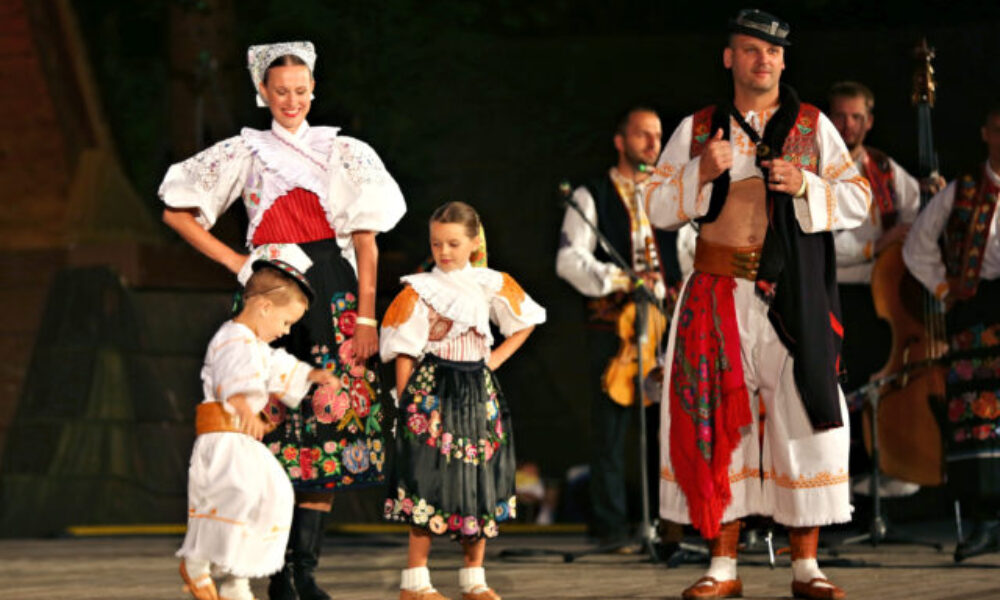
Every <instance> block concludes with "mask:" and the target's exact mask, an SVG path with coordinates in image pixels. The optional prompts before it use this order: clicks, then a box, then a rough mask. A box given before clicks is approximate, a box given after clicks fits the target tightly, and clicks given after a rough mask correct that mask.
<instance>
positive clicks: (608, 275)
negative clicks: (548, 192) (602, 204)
mask: <svg viewBox="0 0 1000 600" xmlns="http://www.w3.org/2000/svg"><path fill="white" fill-rule="evenodd" d="M573 199H574V200H575V201H576V203H577V206H579V207H580V209H581V210H582V211H583V213H584V215H586V217H587V219H589V220H590V222H591V223H594V224H595V225H599V223H597V210H596V208H595V206H594V198H593V196H591V195H590V192H589V191H587V188H585V187H579V188H577V189H576V190H574V191H573ZM596 249H597V236H596V235H595V234H594V230H593V229H591V228H590V226H589V225H587V224H586V223H585V222H584V220H583V218H582V217H581V216H580V214H579V213H577V212H576V210H574V209H573V208H572V207H568V208H567V209H566V215H565V216H564V217H563V224H562V230H561V231H560V233H559V251H558V252H557V253H556V273H557V274H558V275H559V277H562V278H563V279H565V280H566V281H567V282H569V284H570V285H572V286H573V287H574V288H576V290H577V291H578V292H580V293H581V294H583V295H584V296H591V297H599V296H606V295H607V294H610V293H611V292H614V291H616V290H620V289H624V288H625V287H626V286H627V283H628V280H627V279H626V278H624V275H623V274H622V271H621V269H619V268H618V267H616V266H615V265H613V264H611V263H606V262H602V261H599V260H597V258H596V257H594V250H596ZM623 284H624V285H623Z"/></svg>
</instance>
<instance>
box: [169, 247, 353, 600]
mask: <svg viewBox="0 0 1000 600" xmlns="http://www.w3.org/2000/svg"><path fill="white" fill-rule="evenodd" d="M248 263H250V264H251V265H252V270H251V269H244V271H243V272H241V279H243V278H244V277H245V276H247V275H249V280H247V281H246V287H245V289H244V293H243V298H244V306H243V308H242V310H241V311H240V313H239V314H238V315H236V317H234V318H233V319H232V320H231V321H227V322H226V323H224V324H223V325H222V327H220V328H219V331H218V332H217V333H216V334H215V336H214V337H213V338H212V341H211V342H210V343H209V345H208V351H207V353H206V355H205V365H204V367H202V371H201V379H202V383H203V390H204V397H205V399H204V401H203V402H202V403H201V404H200V405H199V406H198V412H197V416H196V420H195V427H196V430H197V435H198V437H197V439H196V440H195V444H194V449H193V450H192V452H191V465H190V467H189V469H188V526H187V535H186V536H185V537H184V544H183V545H182V546H181V549H180V550H178V552H177V556H179V557H181V559H182V560H181V564H180V574H181V577H182V578H183V579H184V583H185V584H186V585H185V589H186V590H187V591H189V592H190V593H191V595H192V596H194V597H195V598H196V599H197V600H253V594H252V593H251V592H250V584H249V579H248V578H250V577H263V576H266V575H270V574H271V573H275V572H277V571H278V570H280V569H281V567H282V565H283V564H284V555H285V546H286V544H287V542H288V530H289V527H290V526H291V522H292V510H293V504H294V494H293V492H292V485H291V483H290V482H289V480H288V476H287V475H286V474H285V471H284V469H282V467H281V465H280V464H279V463H278V461H277V460H276V459H275V458H274V456H273V455H272V454H271V452H270V451H269V450H268V449H267V448H266V447H265V446H264V445H263V444H261V443H260V439H261V437H262V436H263V435H264V433H265V432H266V430H267V427H268V425H267V424H266V423H265V421H264V420H263V419H262V418H261V415H260V414H259V413H260V411H261V410H262V409H263V408H264V406H265V405H266V403H267V401H268V397H269V395H273V396H275V397H277V398H278V399H279V400H280V401H281V402H282V403H284V404H286V405H288V406H290V407H296V406H298V404H299V402H300V401H301V400H302V397H303V396H305V394H306V392H308V390H309V386H310V385H311V384H313V383H317V384H320V385H328V386H335V388H334V389H336V387H339V385H340V384H339V381H338V380H337V379H336V378H335V377H334V376H333V375H332V374H331V373H330V372H328V371H325V370H322V369H313V368H311V367H310V366H309V365H308V364H306V363H304V362H301V361H299V360H298V359H296V358H295V357H293V356H292V355H290V354H288V353H287V352H285V351H284V350H280V349H275V348H272V347H271V346H269V345H268V344H269V343H270V342H273V341H274V340H276V339H278V338H279V337H281V336H283V335H285V334H287V333H288V330H289V327H291V325H292V324H293V323H295V322H296V321H298V320H299V319H300V318H301V317H302V315H303V314H304V313H305V311H306V308H307V307H308V305H309V301H310V299H311V296H312V290H311V289H310V287H309V283H308V282H307V281H306V278H305V276H304V275H303V273H304V272H305V271H306V269H308V268H309V266H310V265H311V261H310V260H309V258H308V257H307V256H306V255H305V253H304V252H302V250H301V249H300V248H299V247H298V246H295V245H281V246H271V247H269V248H268V249H267V251H266V252H263V253H255V256H252V257H251V258H250V260H248ZM251 273H252V274H251ZM212 567H215V568H216V569H217V572H220V573H224V574H225V577H224V580H223V582H222V585H221V586H220V587H219V589H218V591H217V590H216V587H215V583H214V582H213V581H212V577H211V569H212Z"/></svg>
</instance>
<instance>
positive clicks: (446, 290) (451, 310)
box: [401, 265, 503, 337]
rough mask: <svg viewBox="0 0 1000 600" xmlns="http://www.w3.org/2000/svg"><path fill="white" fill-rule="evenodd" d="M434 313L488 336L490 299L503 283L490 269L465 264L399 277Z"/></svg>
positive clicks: (496, 272) (498, 274)
mask: <svg viewBox="0 0 1000 600" xmlns="http://www.w3.org/2000/svg"><path fill="white" fill-rule="evenodd" d="M401 281H402V282H403V283H407V284H409V285H410V286H411V287H412V288H413V291H415V292H416V293H417V295H419V296H420V299H421V300H423V301H424V302H426V303H427V304H428V305H429V306H430V307H431V308H433V309H434V311H435V312H437V313H438V314H440V315H441V316H443V317H446V318H448V319H451V320H452V321H454V322H455V323H456V324H457V325H458V326H459V327H460V328H462V329H470V328H472V329H475V330H476V332H478V333H479V334H481V335H484V336H487V337H490V300H491V299H492V298H493V295H494V294H495V293H496V292H497V290H499V289H500V287H501V286H502V285H503V276H502V275H501V274H500V273H499V272H498V271H494V270H492V269H487V268H481V267H473V266H471V265H466V266H465V267H464V268H462V269H456V270H454V271H448V272H444V271H442V270H441V269H439V268H437V267H434V269H433V270H432V271H431V272H429V273H417V274H415V275H407V276H405V277H403V278H401Z"/></svg>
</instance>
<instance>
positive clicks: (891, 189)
mask: <svg viewBox="0 0 1000 600" xmlns="http://www.w3.org/2000/svg"><path fill="white" fill-rule="evenodd" d="M862 164H863V166H864V169H865V173H864V174H865V178H866V179H868V183H870V184H871V189H872V199H873V200H874V203H873V206H874V207H875V208H877V209H878V214H879V217H880V218H881V222H882V230H883V231H885V230H887V229H890V228H891V227H892V226H893V225H895V224H896V218H897V216H898V213H897V212H896V186H895V185H894V184H893V181H892V165H891V163H890V162H889V157H888V156H886V155H885V153H884V152H882V151H881V150H878V149H876V148H869V147H865V159H864V161H863V163H862Z"/></svg>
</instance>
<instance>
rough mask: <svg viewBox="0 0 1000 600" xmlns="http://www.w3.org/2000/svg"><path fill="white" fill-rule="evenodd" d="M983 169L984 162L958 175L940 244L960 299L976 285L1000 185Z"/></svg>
mask: <svg viewBox="0 0 1000 600" xmlns="http://www.w3.org/2000/svg"><path fill="white" fill-rule="evenodd" d="M985 169H986V167H985V166H983V167H982V168H981V169H980V170H979V171H977V172H976V173H974V174H966V175H963V176H962V177H961V178H959V180H958V183H957V185H956V186H955V200H954V203H953V205H952V209H951V215H949V217H948V224H947V226H946V227H945V234H946V237H945V238H944V240H943V242H944V243H943V244H942V246H943V249H944V257H945V261H944V262H945V268H946V270H947V273H948V278H949V279H953V280H956V281H957V284H956V285H955V286H954V287H953V288H952V293H954V294H956V295H957V297H958V298H959V299H962V300H966V299H968V298H971V297H972V296H974V295H975V294H976V288H977V287H978V286H979V272H980V270H981V269H982V267H983V255H984V254H985V251H986V242H987V241H988V238H989V230H990V223H992V222H993V214H994V213H995V212H996V209H997V198H998V196H1000V187H998V186H996V185H994V184H993V181H992V180H991V179H990V178H989V176H988V175H987V174H986V172H985Z"/></svg>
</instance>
